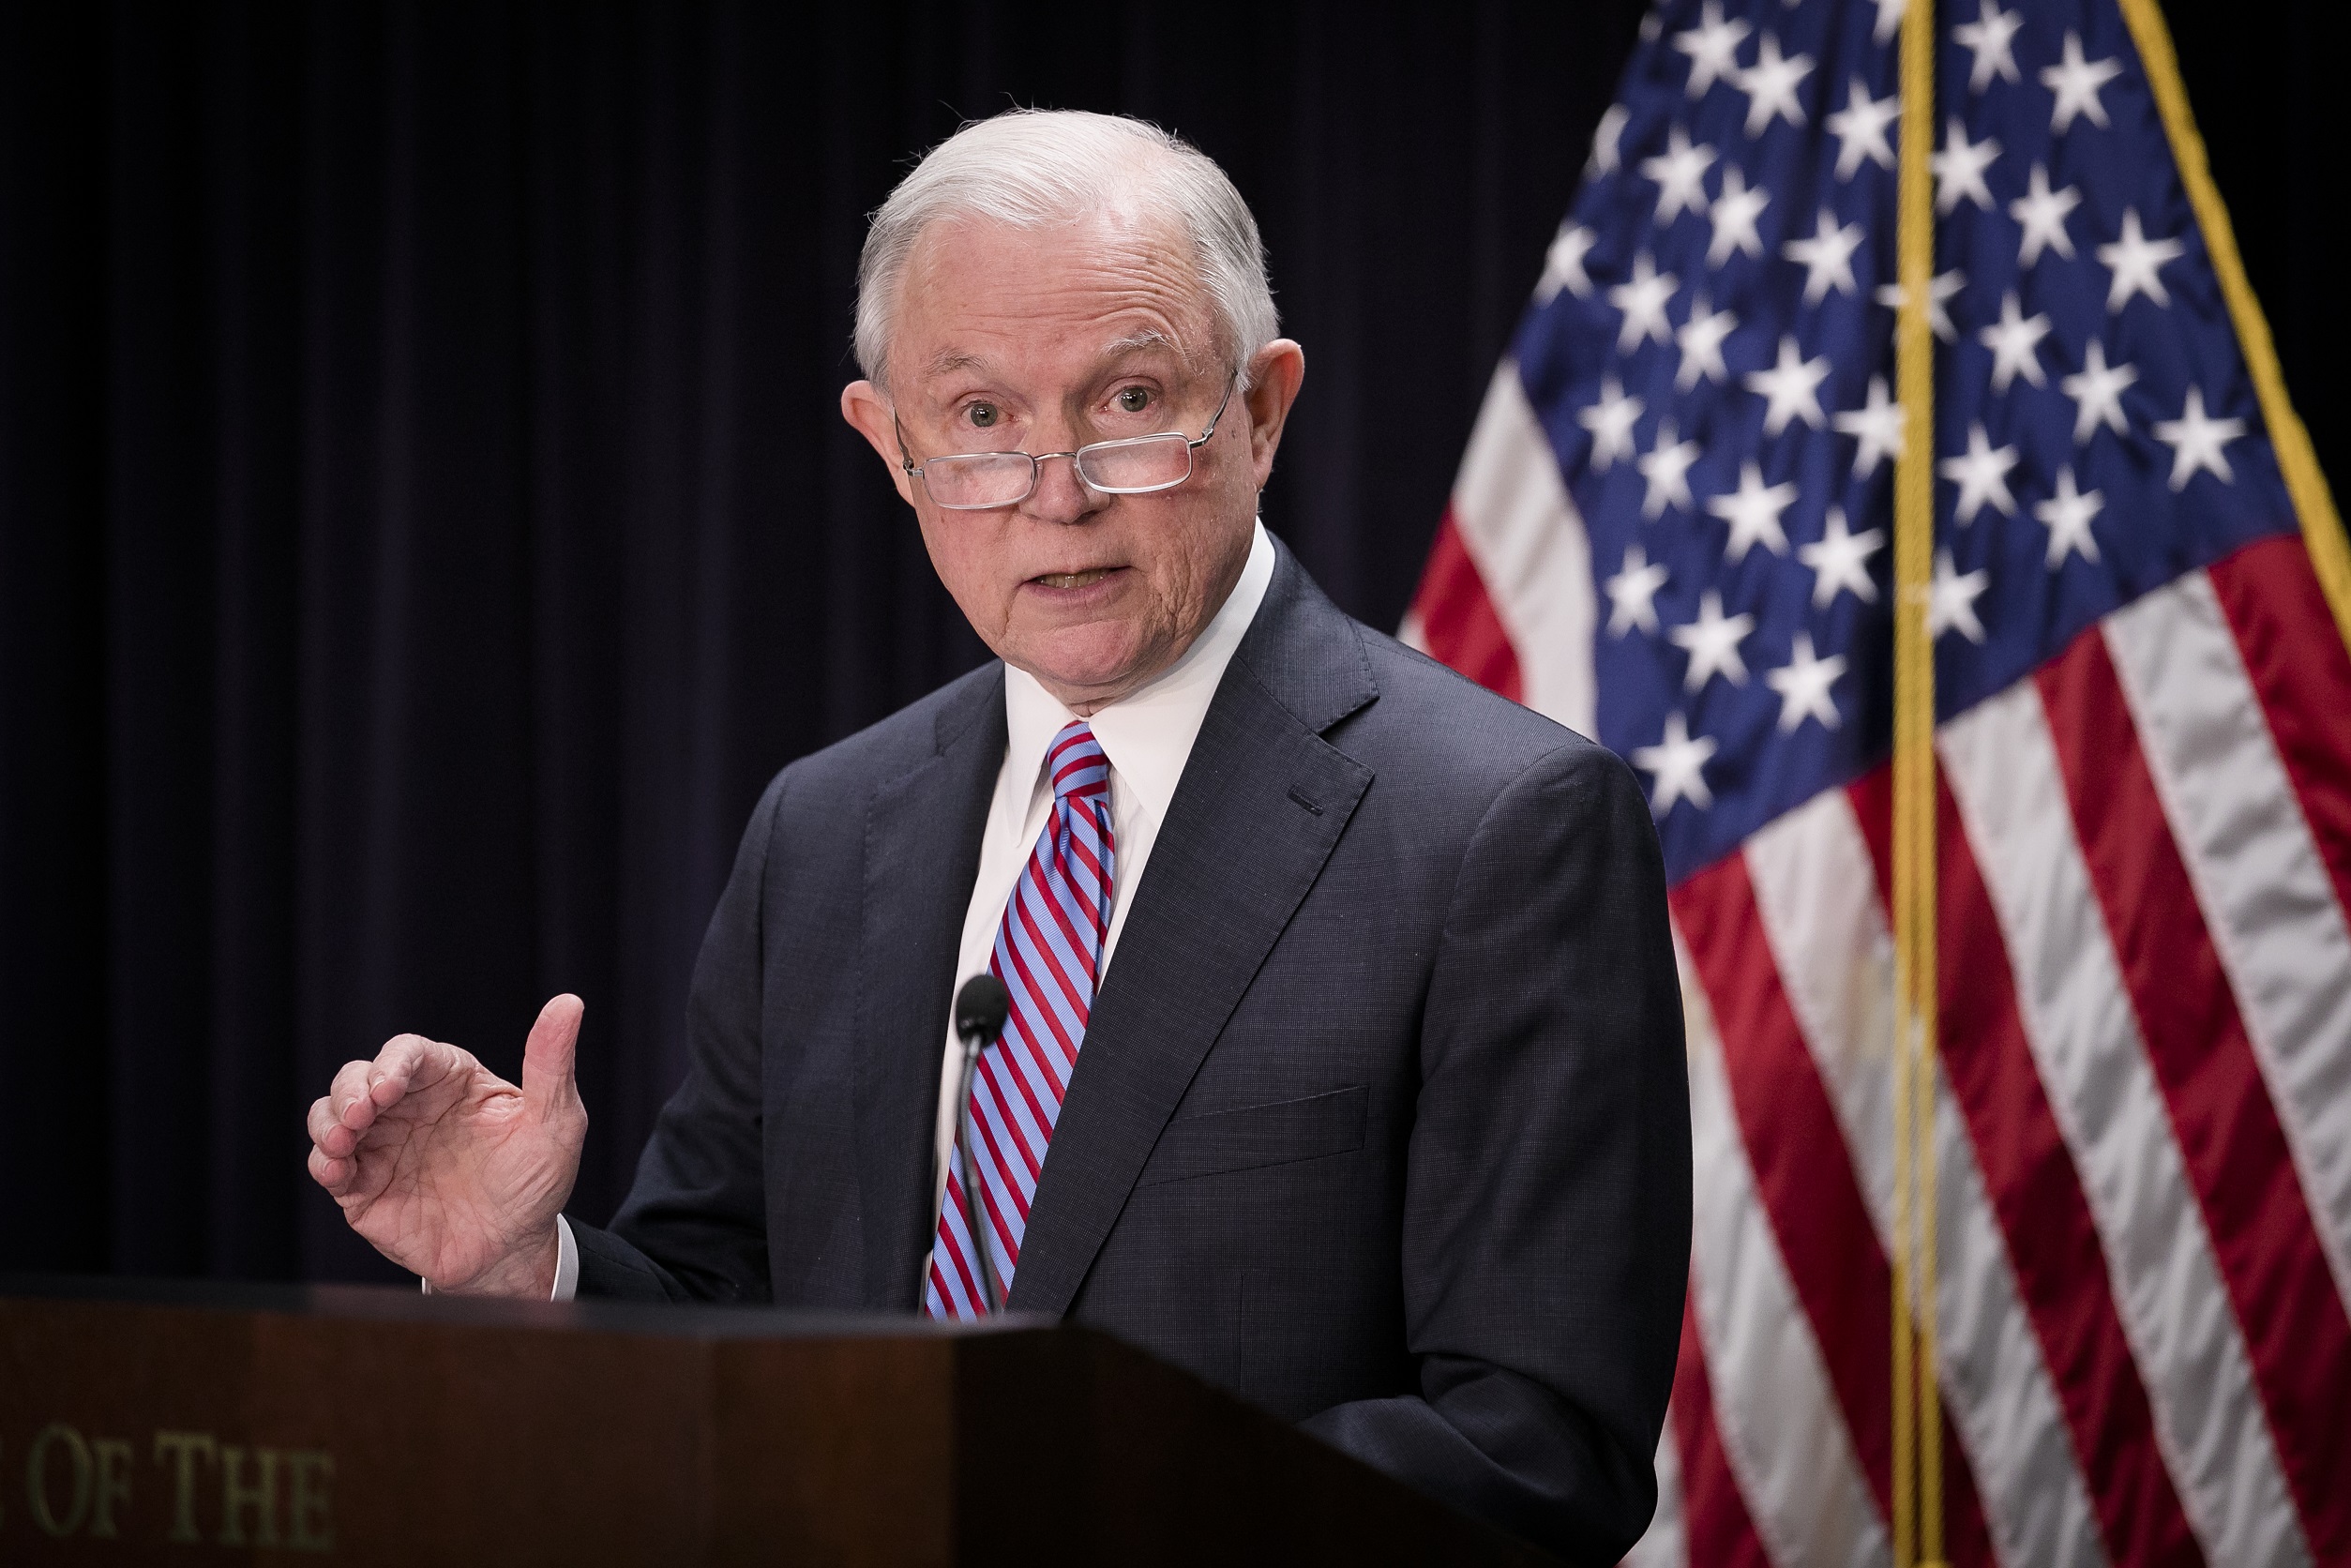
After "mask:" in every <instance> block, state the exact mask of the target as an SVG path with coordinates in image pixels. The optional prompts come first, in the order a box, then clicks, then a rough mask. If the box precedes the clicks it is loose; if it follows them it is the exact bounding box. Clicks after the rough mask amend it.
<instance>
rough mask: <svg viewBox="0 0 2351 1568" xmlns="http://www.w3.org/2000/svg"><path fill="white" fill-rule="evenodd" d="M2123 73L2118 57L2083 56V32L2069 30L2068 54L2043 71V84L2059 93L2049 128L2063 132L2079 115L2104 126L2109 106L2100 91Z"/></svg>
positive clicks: (2066, 51)
mask: <svg viewBox="0 0 2351 1568" xmlns="http://www.w3.org/2000/svg"><path fill="white" fill-rule="evenodd" d="M2121 74H2122V62H2121V61H2119V60H2085V59H2084V58H2082V36H2081V34H2079V33H2076V32H2074V31H2073V30H2072V28H2068V29H2066V34H2065V57H2064V58H2063V59H2062V60H2060V61H2058V62H2057V64H2056V65H2054V66H2049V67H2046V68H2043V69H2042V73H2041V84H2042V86H2044V87H2046V88H2048V89H2049V91H2050V92H2052V93H2054V94H2056V95H2057V106H2056V107H2055V108H2053V109H2051V110H2050V112H2049V129H2050V130H2051V131H2052V132H2053V133H2055V134H2057V135H2059V136H2062V135H2064V134H2065V132H2066V129H2067V128H2068V127H2070V126H2072V124H2073V120H2074V116H2076V115H2079V116H2080V117H2081V118H2083V119H2085V120H2087V121H2088V122H2089V123H2090V124H2092V125H2094V126H2096V127H2097V128H2099V129H2101V130H2103V129H2105V128H2106V106H2105V105H2104V104H2102V103H2101V102H2099V101H2098V94H2099V90H2100V89H2101V88H2102V87H2104V86H2105V85H2106V83H2109V82H2112V81H2113V80H2114V79H2115V78H2116V77H2117V76H2120V75H2121Z"/></svg>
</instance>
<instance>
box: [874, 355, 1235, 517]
mask: <svg viewBox="0 0 2351 1568" xmlns="http://www.w3.org/2000/svg"><path fill="white" fill-rule="evenodd" d="M1239 380H1240V378H1239V377H1237V376H1236V377H1234V378H1233V379H1232V380H1230V381H1228V382H1226V383H1225V397H1224V401H1222V402H1220V403H1218V404H1217V405H1216V412H1215V413H1214V414H1213V415H1209V420H1208V429H1206V430H1202V431H1201V432H1200V433H1199V436H1198V439H1197V440H1196V439H1194V438H1193V437H1190V436H1187V435H1185V434H1184V433H1183V431H1181V430H1166V431H1163V432H1161V433H1160V434H1158V435H1138V436H1129V437H1127V438H1126V439H1124V440H1123V441H1097V442H1093V443H1092V444H1091V445H1085V446H1080V447H1078V449H1077V450H1076V451H1074V452H1040V453H1038V454H1037V455H1036V456H1034V457H1032V456H1030V455H1029V454H1028V453H1026V452H958V453H957V454H956V455H954V456H952V457H945V458H932V459H931V460H928V461H927V462H926V463H924V464H923V465H922V466H921V467H919V468H917V467H916V466H915V465H914V459H913V457H912V455H911V454H910V453H909V452H908V451H907V450H906V430H905V429H904V428H903V427H902V426H898V425H897V415H896V414H893V415H891V416H890V422H891V424H892V425H893V426H894V427H896V428H897V437H898V457H899V459H900V460H902V461H903V462H904V464H905V467H906V472H907V473H908V474H909V475H912V476H913V477H915V478H917V479H920V480H921V481H922V482H923V488H924V489H925V490H927V491H929V492H930V499H931V504H932V505H936V506H941V507H943V508H945V509H946V510H948V511H950V512H984V511H987V510H988V509H989V508H990V507H994V506H1015V505H1019V504H1020V503H1021V502H1023V501H1026V500H1028V499H1029V497H1030V495H1031V494H1032V493H1033V492H1034V491H1035V490H1036V488H1037V475H1038V473H1039V472H1040V470H1041V468H1042V466H1043V465H1044V464H1046V463H1048V462H1050V461H1052V460H1054V459H1055V458H1067V459H1068V460H1070V462H1071V463H1072V464H1074V465H1075V466H1076V468H1077V470H1078V478H1080V479H1082V480H1084V481H1085V483H1086V485H1087V487H1088V488H1089V489H1092V490H1100V491H1102V492H1103V493H1104V494H1106V495H1149V494H1150V493H1151V492H1152V491H1153V490H1173V489H1175V488H1176V486H1178V485H1180V484H1182V483H1183V481H1184V480H1186V479H1189V478H1190V477H1191V476H1192V453H1193V452H1194V451H1195V450H1196V449H1197V448H1198V447H1199V446H1201V445H1204V444H1206V442H1207V441H1208V438H1209V437H1210V436H1213V435H1214V434H1215V433H1216V422H1217V421H1218V420H1220V419H1222V418H1224V416H1225V409H1226V408H1227V406H1228V405H1229V404H1230V403H1231V402H1232V390H1233V387H1234V385H1235V384H1237V383H1238V382H1239Z"/></svg>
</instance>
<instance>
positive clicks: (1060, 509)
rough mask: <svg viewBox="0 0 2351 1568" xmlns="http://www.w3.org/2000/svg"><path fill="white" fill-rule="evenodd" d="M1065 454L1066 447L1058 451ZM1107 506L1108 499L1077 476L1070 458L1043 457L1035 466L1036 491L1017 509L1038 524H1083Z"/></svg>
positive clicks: (1076, 461)
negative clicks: (1038, 522)
mask: <svg viewBox="0 0 2351 1568" xmlns="http://www.w3.org/2000/svg"><path fill="white" fill-rule="evenodd" d="M1058 450H1060V451H1062V452H1063V453H1066V452H1067V451H1068V448H1067V447H1062V448H1058ZM1109 504H1110V497H1108V496H1107V495H1105V494H1103V493H1102V492H1101V491H1100V490H1095V489H1093V487H1091V486H1090V485H1088V484H1087V483H1086V482H1085V481H1084V480H1083V479H1080V478H1079V477H1078V460H1077V459H1076V458H1075V457H1072V456H1061V457H1052V458H1047V459H1045V460H1043V461H1041V462H1039V463H1038V464H1037V488H1036V489H1035V490H1032V491H1031V492H1030V493H1029V499H1028V500H1026V501H1024V502H1022V503H1021V504H1020V505H1021V510H1023V511H1025V512H1027V513H1028V514H1029V515H1030V516H1031V517H1032V518H1035V519H1036V520H1038V521H1040V522H1058V523H1075V522H1083V521H1085V520H1086V519H1088V518H1089V517H1092V516H1093V514H1094V513H1096V512H1098V511H1100V510H1102V508H1103V507H1105V506H1107V505H1109Z"/></svg>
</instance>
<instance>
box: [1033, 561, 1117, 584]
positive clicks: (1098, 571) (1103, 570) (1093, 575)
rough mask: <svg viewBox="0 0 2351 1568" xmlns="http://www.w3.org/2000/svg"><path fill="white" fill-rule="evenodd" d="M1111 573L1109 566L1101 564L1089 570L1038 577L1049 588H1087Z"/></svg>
mask: <svg viewBox="0 0 2351 1568" xmlns="http://www.w3.org/2000/svg"><path fill="white" fill-rule="evenodd" d="M1109 575H1110V571H1109V568H1108V567H1107V566H1099V567H1096V568H1095V569H1094V570H1093V571H1089V572H1060V573H1056V574H1054V575H1051V576H1047V577H1041V578H1038V579H1037V580H1038V581H1039V582H1042V583H1044V584H1045V585H1046V586H1047V588H1085V587H1090V586H1092V585H1093V584H1094V583H1097V582H1099V581H1101V580H1103V579H1104V578H1106V577H1108V576H1109Z"/></svg>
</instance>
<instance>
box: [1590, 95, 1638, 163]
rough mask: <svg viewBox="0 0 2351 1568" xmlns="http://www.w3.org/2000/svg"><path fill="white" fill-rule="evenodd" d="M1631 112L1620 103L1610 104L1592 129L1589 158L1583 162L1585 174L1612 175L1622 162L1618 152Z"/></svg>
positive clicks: (1631, 117) (1621, 155)
mask: <svg viewBox="0 0 2351 1568" xmlns="http://www.w3.org/2000/svg"><path fill="white" fill-rule="evenodd" d="M1632 120H1633V112H1632V111H1631V110H1629V109H1627V108H1625V107H1624V105H1622V104H1620V103H1612V104H1610V105H1609V106H1608V111H1607V113H1605V114H1603V115H1601V116H1600V123H1599V124H1598V125H1596V126H1594V127H1593V128H1592V132H1591V157H1590V158H1589V159H1587V160H1586V161H1585V165H1584V168H1585V172H1586V173H1592V174H1613V173H1616V172H1617V166H1618V164H1620V162H1621V161H1622V160H1623V154H1622V153H1621V152H1620V150H1619V148H1620V143H1622V142H1623V140H1624V128H1625V127H1626V126H1627V125H1629V124H1631V123H1632Z"/></svg>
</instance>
